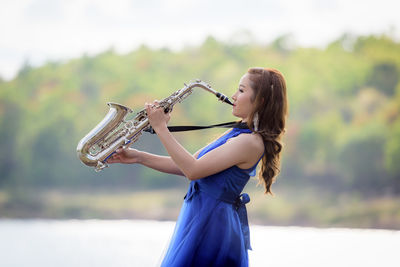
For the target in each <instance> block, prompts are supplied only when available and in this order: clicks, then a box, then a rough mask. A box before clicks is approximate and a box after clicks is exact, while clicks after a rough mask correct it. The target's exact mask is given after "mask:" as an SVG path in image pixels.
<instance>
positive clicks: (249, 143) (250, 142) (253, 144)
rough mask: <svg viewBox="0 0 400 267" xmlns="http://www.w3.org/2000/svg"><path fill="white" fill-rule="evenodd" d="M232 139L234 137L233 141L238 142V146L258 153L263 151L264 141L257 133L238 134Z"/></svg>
mask: <svg viewBox="0 0 400 267" xmlns="http://www.w3.org/2000/svg"><path fill="white" fill-rule="evenodd" d="M234 139H236V140H235V141H236V142H238V143H239V144H240V146H241V147H243V148H245V149H250V150H253V151H255V152H258V153H263V152H264V143H263V140H262V137H261V135H259V134H257V133H252V134H240V135H238V136H236V137H235V138H234Z"/></svg>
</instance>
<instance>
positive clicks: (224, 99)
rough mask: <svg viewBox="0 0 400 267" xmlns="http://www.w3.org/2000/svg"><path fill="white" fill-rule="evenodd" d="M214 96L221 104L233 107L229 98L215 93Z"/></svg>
mask: <svg viewBox="0 0 400 267" xmlns="http://www.w3.org/2000/svg"><path fill="white" fill-rule="evenodd" d="M216 96H217V97H218V99H219V100H221V101H222V102H225V103H227V104H229V105H231V106H233V103H232V102H231V101H230V100H229V98H228V97H227V96H225V95H223V94H221V93H218V92H217V93H216Z"/></svg>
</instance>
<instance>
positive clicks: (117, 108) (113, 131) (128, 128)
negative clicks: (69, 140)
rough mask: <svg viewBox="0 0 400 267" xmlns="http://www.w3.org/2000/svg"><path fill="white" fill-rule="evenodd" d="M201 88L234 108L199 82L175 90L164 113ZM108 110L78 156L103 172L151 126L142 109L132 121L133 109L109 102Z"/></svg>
mask: <svg viewBox="0 0 400 267" xmlns="http://www.w3.org/2000/svg"><path fill="white" fill-rule="evenodd" d="M195 87H200V88H202V89H204V90H206V91H208V92H210V93H212V94H214V95H215V96H216V97H217V98H218V99H219V100H221V101H223V102H225V103H228V104H230V105H232V103H231V102H230V101H229V99H228V98H227V97H226V96H225V95H223V94H221V93H218V92H216V91H214V90H213V89H212V88H211V86H210V85H208V84H207V83H205V82H202V81H200V80H196V81H195V82H192V83H190V84H189V85H186V84H185V86H184V87H183V88H182V89H180V90H178V91H175V92H174V93H173V94H172V95H170V96H169V97H167V98H164V99H162V100H161V101H159V106H160V107H162V108H163V109H164V111H165V112H170V111H171V110H172V109H173V107H174V105H175V104H176V103H180V102H182V101H183V100H184V99H185V98H186V97H188V96H189V95H190V94H191V93H192V92H193V88H195ZM107 105H108V106H109V108H110V109H109V111H108V113H107V115H106V116H105V117H104V119H103V120H102V121H101V122H100V123H99V124H98V125H97V126H96V127H95V128H93V130H91V131H90V132H89V133H88V134H87V135H86V136H85V137H83V138H82V139H81V140H80V141H79V143H78V146H77V149H76V150H77V154H78V158H79V159H80V161H81V162H82V163H83V164H85V165H87V166H90V167H94V168H95V171H97V172H98V171H101V170H103V169H104V168H106V167H108V165H107V162H106V161H107V159H108V158H109V157H110V156H111V155H112V154H114V153H115V151H116V150H117V149H118V148H120V147H126V146H129V145H131V144H133V143H134V142H136V141H137V140H138V139H139V137H140V136H141V134H142V132H143V131H144V130H146V129H148V128H149V127H150V123H149V120H148V118H147V113H146V110H145V109H142V110H140V111H139V112H138V113H137V114H136V115H135V116H134V118H133V119H131V120H126V117H127V115H128V114H130V113H132V110H131V109H130V108H128V107H126V106H123V105H121V104H117V103H111V102H109V103H107Z"/></svg>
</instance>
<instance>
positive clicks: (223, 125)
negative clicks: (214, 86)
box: [144, 121, 249, 134]
mask: <svg viewBox="0 0 400 267" xmlns="http://www.w3.org/2000/svg"><path fill="white" fill-rule="evenodd" d="M208 128H239V129H248V128H249V127H248V126H247V124H246V123H245V122H237V121H231V122H225V123H220V124H213V125H208V126H197V125H190V126H168V130H169V131H170V132H184V131H195V130H202V129H208ZM144 131H145V132H149V133H151V134H155V133H156V132H155V131H154V129H153V128H152V127H151V126H150V127H149V128H147V129H145V130H144Z"/></svg>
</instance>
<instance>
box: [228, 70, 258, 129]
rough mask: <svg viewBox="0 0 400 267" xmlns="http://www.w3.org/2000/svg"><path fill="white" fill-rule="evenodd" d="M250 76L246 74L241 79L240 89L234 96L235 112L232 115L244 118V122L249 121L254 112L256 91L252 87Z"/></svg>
mask: <svg viewBox="0 0 400 267" xmlns="http://www.w3.org/2000/svg"><path fill="white" fill-rule="evenodd" d="M249 76H250V74H248V73H246V74H245V75H243V77H242V78H241V79H240V82H239V88H238V89H237V91H236V93H235V94H234V95H233V96H232V99H233V110H232V114H233V115H234V116H236V117H239V118H242V120H243V122H246V121H247V118H248V117H249V116H250V113H251V112H252V111H253V101H252V99H253V95H254V91H253V89H252V88H251V87H250V78H249Z"/></svg>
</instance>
